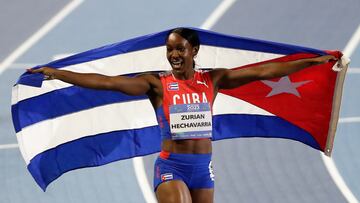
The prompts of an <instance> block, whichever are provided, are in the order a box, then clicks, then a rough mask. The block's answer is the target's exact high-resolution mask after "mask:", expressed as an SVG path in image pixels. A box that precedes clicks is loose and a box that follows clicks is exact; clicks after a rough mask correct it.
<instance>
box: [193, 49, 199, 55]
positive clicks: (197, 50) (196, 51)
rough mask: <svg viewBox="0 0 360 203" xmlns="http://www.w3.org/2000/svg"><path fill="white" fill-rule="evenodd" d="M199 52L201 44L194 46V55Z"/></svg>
mask: <svg viewBox="0 0 360 203" xmlns="http://www.w3.org/2000/svg"><path fill="white" fill-rule="evenodd" d="M198 52H199V46H196V47H194V48H193V55H194V57H195V56H196V55H197V54H198Z"/></svg>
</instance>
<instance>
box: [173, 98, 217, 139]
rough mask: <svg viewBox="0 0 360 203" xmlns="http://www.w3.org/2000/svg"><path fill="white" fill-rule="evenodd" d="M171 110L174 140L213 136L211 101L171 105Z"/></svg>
mask: <svg viewBox="0 0 360 203" xmlns="http://www.w3.org/2000/svg"><path fill="white" fill-rule="evenodd" d="M169 112H170V131H171V136H172V139H173V140H180V139H196V138H210V137H211V135H212V115H211V109H210V105H209V103H196V104H176V105H171V106H170V109H169Z"/></svg>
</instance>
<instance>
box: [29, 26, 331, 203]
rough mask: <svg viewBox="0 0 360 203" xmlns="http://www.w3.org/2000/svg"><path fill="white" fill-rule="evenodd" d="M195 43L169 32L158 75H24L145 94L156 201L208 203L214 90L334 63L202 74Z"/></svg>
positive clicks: (191, 34)
mask: <svg viewBox="0 0 360 203" xmlns="http://www.w3.org/2000/svg"><path fill="white" fill-rule="evenodd" d="M199 44H200V39H199V37H198V34H197V31H195V30H192V29H188V28H176V29H173V30H171V31H169V33H168V35H167V37H166V48H167V49H166V56H167V59H168V61H169V63H170V65H171V67H172V69H171V70H170V71H168V72H161V73H159V74H155V73H145V74H140V75H137V76H135V77H127V76H105V75H101V74H94V73H75V72H71V71H65V70H58V69H53V68H50V67H42V68H39V69H35V70H29V71H30V72H32V73H42V74H44V75H46V76H49V79H58V80H62V81H65V82H67V83H71V84H75V85H78V86H82V87H87V88H94V89H106V90H115V91H120V92H123V93H125V94H128V95H142V94H147V95H148V97H149V99H150V101H151V104H152V106H153V108H154V110H155V112H156V117H157V119H158V123H159V126H160V133H161V138H162V145H161V150H162V151H161V153H160V155H159V157H158V159H157V160H156V163H155V173H154V174H155V175H154V190H155V192H156V196H157V198H158V201H159V202H160V203H161V202H205V203H207V202H213V196H214V174H213V171H212V162H211V158H212V154H211V153H212V144H211V138H212V134H213V131H212V129H213V123H212V112H213V109H212V106H213V103H214V99H215V97H216V95H217V93H218V91H219V90H220V89H230V88H235V87H238V86H241V85H244V84H247V83H250V82H252V81H255V80H264V79H271V78H275V77H282V76H286V75H288V74H291V73H294V72H296V71H299V70H302V69H303V68H306V67H308V66H311V65H317V64H322V63H325V62H328V61H329V60H336V58H335V57H334V56H331V55H326V56H320V57H315V58H306V59H299V60H295V61H288V62H271V63H264V64H260V65H257V66H252V67H251V68H241V69H233V70H231V69H222V68H215V69H212V70H210V71H205V70H200V69H196V68H194V67H195V62H194V58H195V57H196V55H197V54H198V51H199V48H200V47H199V46H200V45H199ZM182 118H186V119H185V120H183V119H182Z"/></svg>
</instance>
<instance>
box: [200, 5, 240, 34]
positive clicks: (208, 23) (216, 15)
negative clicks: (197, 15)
mask: <svg viewBox="0 0 360 203" xmlns="http://www.w3.org/2000/svg"><path fill="white" fill-rule="evenodd" d="M235 1H236V0H224V1H222V2H221V3H220V4H219V5H218V6H217V7H216V9H215V10H214V11H213V12H212V13H211V14H210V16H209V17H208V18H207V19H206V20H205V22H204V23H203V24H202V25H201V28H203V29H208V30H209V29H211V28H212V27H213V26H214V25H215V23H216V22H217V21H218V20H219V19H220V18H221V16H223V15H224V13H225V12H226V11H227V10H228V9H229V8H230V7H231V6H232V5H233V4H234V3H235Z"/></svg>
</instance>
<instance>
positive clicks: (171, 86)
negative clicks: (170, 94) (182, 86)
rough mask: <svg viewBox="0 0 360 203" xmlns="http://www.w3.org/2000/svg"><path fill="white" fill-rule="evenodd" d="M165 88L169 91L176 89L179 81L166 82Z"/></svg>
mask: <svg viewBox="0 0 360 203" xmlns="http://www.w3.org/2000/svg"><path fill="white" fill-rule="evenodd" d="M167 89H168V90H169V91H178V90H179V83H177V82H172V83H168V84H167Z"/></svg>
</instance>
